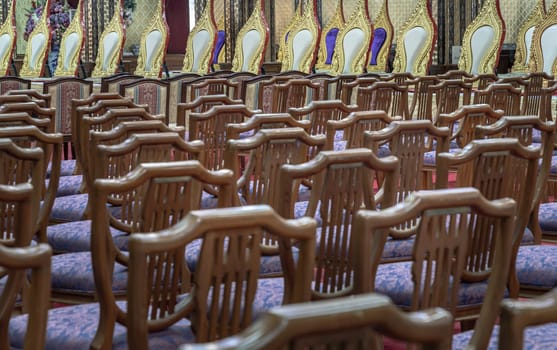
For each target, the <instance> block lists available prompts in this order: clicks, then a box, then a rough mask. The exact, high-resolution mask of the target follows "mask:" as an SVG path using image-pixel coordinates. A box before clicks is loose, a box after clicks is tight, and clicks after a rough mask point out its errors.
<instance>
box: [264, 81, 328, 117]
mask: <svg viewBox="0 0 557 350" xmlns="http://www.w3.org/2000/svg"><path fill="white" fill-rule="evenodd" d="M320 89H321V87H320V86H319V85H318V84H315V83H312V82H311V81H310V80H308V79H290V80H288V81H286V82H285V83H283V84H276V85H275V86H274V87H273V97H272V103H271V110H270V111H265V112H270V113H286V112H287V111H288V110H289V109H290V108H302V107H304V106H307V105H308V104H310V103H311V102H312V101H318V100H321V99H322V98H321V96H319V91H320Z"/></svg>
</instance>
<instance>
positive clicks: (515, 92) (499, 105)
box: [474, 83, 522, 115]
mask: <svg viewBox="0 0 557 350" xmlns="http://www.w3.org/2000/svg"><path fill="white" fill-rule="evenodd" d="M521 98H522V91H521V90H520V89H516V88H514V87H513V86H512V85H511V84H499V83H495V84H491V85H489V86H488V87H487V88H486V89H485V90H480V91H476V92H475V93H474V104H482V103H483V104H488V105H490V106H491V108H493V109H497V110H502V111H503V113H505V115H520V114H521Z"/></svg>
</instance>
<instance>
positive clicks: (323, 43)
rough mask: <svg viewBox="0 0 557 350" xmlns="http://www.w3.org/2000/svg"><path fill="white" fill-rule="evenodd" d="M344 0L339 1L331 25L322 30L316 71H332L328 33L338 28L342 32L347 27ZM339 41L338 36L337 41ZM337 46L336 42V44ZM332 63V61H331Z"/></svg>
mask: <svg viewBox="0 0 557 350" xmlns="http://www.w3.org/2000/svg"><path fill="white" fill-rule="evenodd" d="M342 8H343V0H338V5H337V9H336V11H335V14H334V15H333V17H331V19H330V20H329V23H327V25H326V26H325V28H323V29H322V31H321V33H322V35H321V39H320V40H319V50H318V51H317V63H316V64H315V69H316V70H319V71H329V70H330V69H331V65H330V64H327V33H329V32H330V31H331V29H334V28H337V29H338V30H339V32H340V30H342V28H343V27H344V25H345V21H344V11H343V9H342ZM336 40H337V41H338V35H337V39H336ZM335 46H336V42H335ZM331 63H332V60H331Z"/></svg>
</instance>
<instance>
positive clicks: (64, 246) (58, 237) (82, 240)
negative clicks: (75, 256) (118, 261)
mask: <svg viewBox="0 0 557 350" xmlns="http://www.w3.org/2000/svg"><path fill="white" fill-rule="evenodd" d="M110 232H111V233H112V239H113V240H114V243H115V244H116V246H117V247H118V248H120V249H125V248H127V242H128V234H127V233H126V232H124V231H120V230H118V229H116V228H114V227H111V228H110ZM46 237H47V239H48V243H49V244H50V246H51V247H52V249H53V250H54V252H56V253H76V252H87V251H90V250H91V220H83V221H72V222H65V223H62V224H58V225H51V226H48V227H47V228H46Z"/></svg>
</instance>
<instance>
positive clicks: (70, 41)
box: [64, 32, 79, 70]
mask: <svg viewBox="0 0 557 350" xmlns="http://www.w3.org/2000/svg"><path fill="white" fill-rule="evenodd" d="M78 43H79V35H78V34H77V33H76V32H73V33H71V34H69V35H68V36H66V41H65V44H66V47H65V48H64V50H66V51H65V55H64V70H68V68H69V65H70V61H71V59H72V57H74V55H75V54H76V51H77V50H78V49H79V47H78V45H77V44H78Z"/></svg>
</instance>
